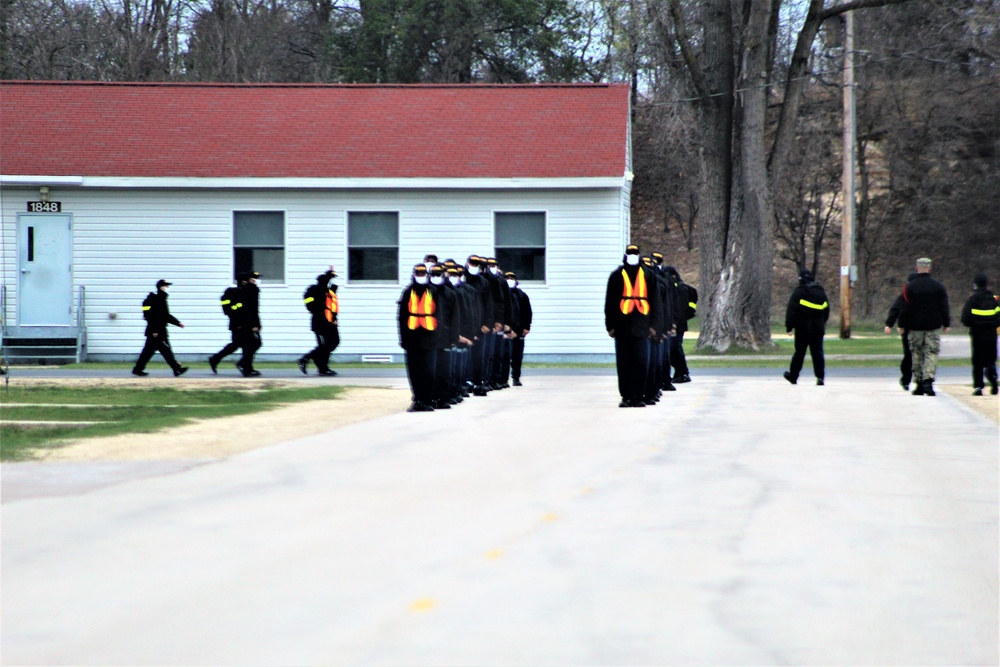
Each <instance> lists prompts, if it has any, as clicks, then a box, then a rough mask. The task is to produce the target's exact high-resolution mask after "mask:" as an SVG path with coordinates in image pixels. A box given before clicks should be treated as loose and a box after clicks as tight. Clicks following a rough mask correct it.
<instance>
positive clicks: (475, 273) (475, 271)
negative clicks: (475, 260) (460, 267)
mask: <svg viewBox="0 0 1000 667" xmlns="http://www.w3.org/2000/svg"><path fill="white" fill-rule="evenodd" d="M466 270H467V271H468V272H469V275H470V276H478V275H479V267H478V266H469V267H467V268H466Z"/></svg>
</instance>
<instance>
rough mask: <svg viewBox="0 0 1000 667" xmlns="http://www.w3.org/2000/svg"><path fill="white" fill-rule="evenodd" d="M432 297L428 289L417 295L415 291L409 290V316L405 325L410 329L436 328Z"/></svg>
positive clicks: (431, 329) (429, 329)
mask: <svg viewBox="0 0 1000 667" xmlns="http://www.w3.org/2000/svg"><path fill="white" fill-rule="evenodd" d="M435 309H436V306H435V305H434V299H433V298H432V297H431V293H430V290H428V291H426V292H424V294H423V296H421V297H417V293H416V292H412V291H411V292H410V311H409V312H410V317H409V319H408V320H407V323H406V326H407V328H408V329H409V330H410V331H415V330H417V329H427V330H428V331H434V330H435V329H437V318H436V317H434V311H435Z"/></svg>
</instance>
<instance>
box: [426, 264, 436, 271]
mask: <svg viewBox="0 0 1000 667" xmlns="http://www.w3.org/2000/svg"><path fill="white" fill-rule="evenodd" d="M424 266H426V267H427V270H428V271H430V270H431V267H432V266H434V262H424Z"/></svg>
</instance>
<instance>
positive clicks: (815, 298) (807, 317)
mask: <svg viewBox="0 0 1000 667" xmlns="http://www.w3.org/2000/svg"><path fill="white" fill-rule="evenodd" d="M828 319H830V303H829V301H828V300H827V298H826V290H824V289H823V286H822V285H820V284H819V283H816V282H812V283H807V284H805V285H799V286H798V287H796V288H795V289H794V290H792V296H791V297H789V299H788V307H787V308H786V309H785V330H786V331H791V330H792V329H799V328H804V327H807V326H810V325H811V326H814V327H815V326H823V325H825V324H826V321H827V320H828Z"/></svg>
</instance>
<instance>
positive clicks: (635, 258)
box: [625, 255, 639, 266]
mask: <svg viewBox="0 0 1000 667" xmlns="http://www.w3.org/2000/svg"><path fill="white" fill-rule="evenodd" d="M625 263H626V264H628V265H629V266H638V265H639V255H625Z"/></svg>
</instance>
